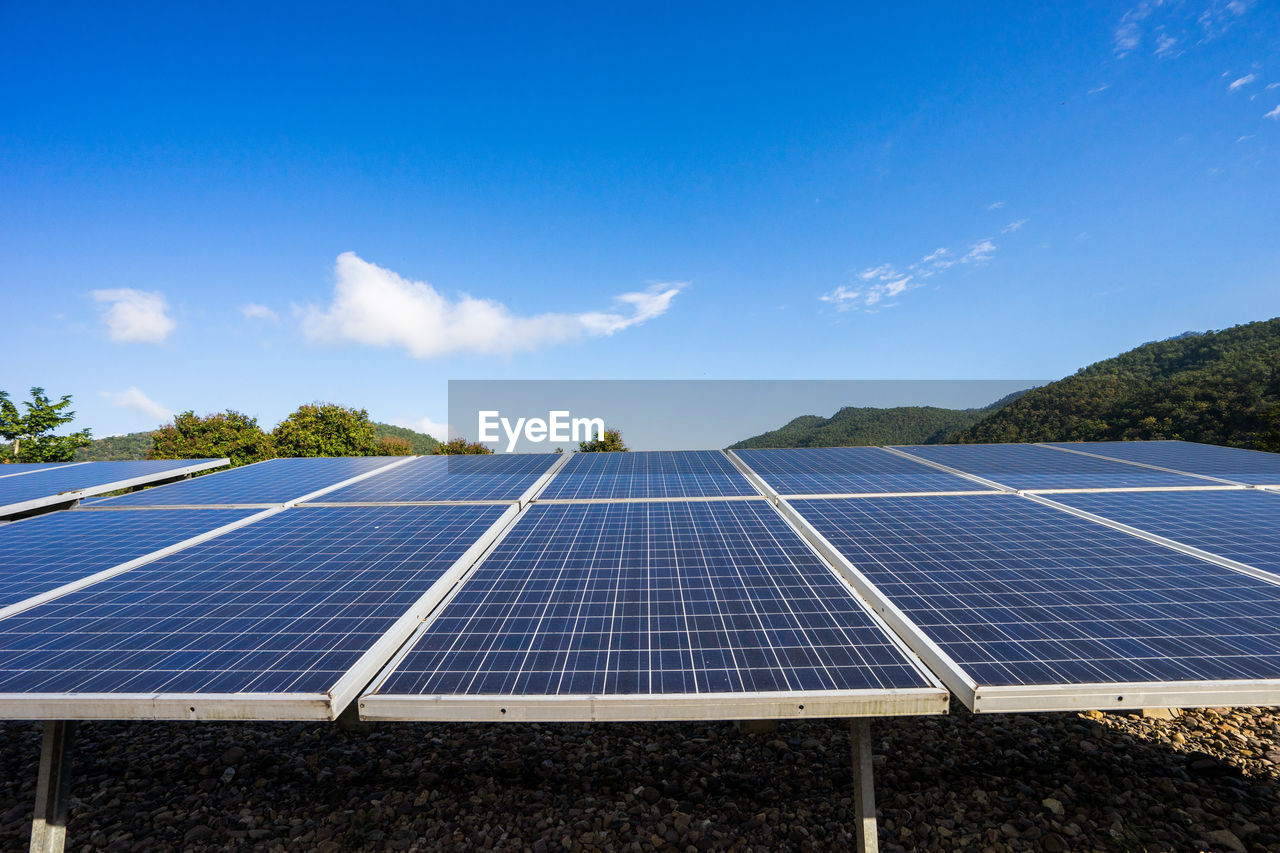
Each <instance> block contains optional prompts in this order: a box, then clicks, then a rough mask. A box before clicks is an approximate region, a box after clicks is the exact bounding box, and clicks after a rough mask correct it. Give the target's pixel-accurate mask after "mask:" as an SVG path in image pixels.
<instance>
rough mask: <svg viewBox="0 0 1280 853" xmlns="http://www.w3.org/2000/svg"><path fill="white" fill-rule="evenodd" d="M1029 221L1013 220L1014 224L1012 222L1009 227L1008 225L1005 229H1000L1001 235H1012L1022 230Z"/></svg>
mask: <svg viewBox="0 0 1280 853" xmlns="http://www.w3.org/2000/svg"><path fill="white" fill-rule="evenodd" d="M1028 221H1029V220H1026V219H1015V220H1013V221H1012V222H1010V223H1009V224H1008V225H1006V226H1005V227H1003V228H1001V229H1000V233H1001V234H1012V233H1013V232H1014V231H1018V230H1021V228H1022V226H1023V225H1026V224H1027V222H1028Z"/></svg>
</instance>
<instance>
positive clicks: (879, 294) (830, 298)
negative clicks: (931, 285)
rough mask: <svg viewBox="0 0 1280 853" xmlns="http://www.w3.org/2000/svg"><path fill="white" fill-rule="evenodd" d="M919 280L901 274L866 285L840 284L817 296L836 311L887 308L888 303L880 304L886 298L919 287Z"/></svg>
mask: <svg viewBox="0 0 1280 853" xmlns="http://www.w3.org/2000/svg"><path fill="white" fill-rule="evenodd" d="M920 286H921V284H920V282H917V281H915V280H914V278H913V277H912V276H909V275H907V276H902V277H900V278H896V279H892V280H887V281H881V282H877V283H876V284H872V285H868V286H866V287H849V286H848V285H845V284H842V285H840V286H839V287H837V288H836V289H835V290H832V291H831V292H829V293H824V294H822V295H821V296H819V297H818V299H819V300H820V301H822V302H829V303H831V304H832V305H834V306H835V307H836V310H837V311H853V310H855V309H859V308H860V309H862V310H865V311H870V310H872V309H874V308H876V307H877V306H878V307H881V308H887V307H889V305H890V304H892V303H888V304H881V303H883V302H884V300H886V299H892V298H893V297H895V296H897V295H898V294H900V293H903V292H905V291H908V290H913V289H915V288H917V287H920Z"/></svg>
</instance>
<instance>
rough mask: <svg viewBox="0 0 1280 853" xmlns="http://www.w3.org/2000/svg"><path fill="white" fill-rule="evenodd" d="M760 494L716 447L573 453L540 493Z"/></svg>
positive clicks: (574, 496) (564, 496) (561, 496)
mask: <svg viewBox="0 0 1280 853" xmlns="http://www.w3.org/2000/svg"><path fill="white" fill-rule="evenodd" d="M756 494H758V493H757V492H756V490H755V488H753V487H752V485H751V483H750V482H748V481H747V478H746V477H744V476H742V474H741V472H739V471H738V469H737V468H734V467H733V463H732V462H730V461H729V460H728V459H727V458H726V457H725V455H724V454H723V453H721V452H720V451H718V450H645V451H636V452H632V453H575V454H574V455H573V458H571V459H570V460H569V462H568V464H567V465H565V466H564V467H563V468H561V469H560V471H559V472H557V473H556V475H555V477H553V478H552V479H551V482H550V483H548V484H547V487H546V488H545V489H543V491H542V494H541V495H539V497H540V498H542V499H545V500H601V499H612V500H620V499H628V498H631V499H634V498H705V497H733V496H738V495H756Z"/></svg>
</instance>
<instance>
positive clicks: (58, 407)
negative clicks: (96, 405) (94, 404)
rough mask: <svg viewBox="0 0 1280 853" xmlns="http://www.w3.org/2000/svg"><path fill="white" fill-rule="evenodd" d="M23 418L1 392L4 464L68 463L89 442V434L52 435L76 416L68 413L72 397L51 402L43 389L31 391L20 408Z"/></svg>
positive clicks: (7, 395) (0, 415)
mask: <svg viewBox="0 0 1280 853" xmlns="http://www.w3.org/2000/svg"><path fill="white" fill-rule="evenodd" d="M22 406H23V408H24V409H26V414H23V413H22V412H20V411H19V410H18V407H17V405H15V404H14V402H13V401H12V400H11V399H10V398H9V394H8V393H7V392H5V391H0V438H3V439H5V440H6V441H8V442H9V443H10V444H9V447H8V448H6V449H5V450H4V453H3V458H4V461H9V462H70V461H71V460H72V459H73V458H74V457H75V455H76V450H77V449H79V448H81V447H84V446H85V445H87V444H88V443H89V441H90V437H89V430H87V429H82V430H79V431H78V432H73V433H71V434H70V435H53V431H54V430H56V429H57V428H58V427H60V426H64V425H66V424H69V423H71V422H72V421H73V420H75V418H76V413H75V412H73V411H71V410H70V408H69V407H70V406H71V395H70V394H63V395H62V398H61V399H60V400H58V402H56V403H55V402H53V400H52V399H50V398H49V396H48V395H47V394H45V393H44V389H43V388H39V387H36V388H32V389H31V399H30V400H26V401H24V402H23V404H22Z"/></svg>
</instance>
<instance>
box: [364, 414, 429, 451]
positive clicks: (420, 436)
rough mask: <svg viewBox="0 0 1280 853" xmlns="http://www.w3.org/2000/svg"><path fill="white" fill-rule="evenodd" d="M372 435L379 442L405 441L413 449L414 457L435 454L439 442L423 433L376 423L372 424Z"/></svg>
mask: <svg viewBox="0 0 1280 853" xmlns="http://www.w3.org/2000/svg"><path fill="white" fill-rule="evenodd" d="M373 432H374V435H375V436H377V437H378V440H379V441H381V440H382V439H384V438H399V439H403V440H404V441H407V442H408V443H409V446H410V447H411V448H413V453H414V455H416V456H428V455H430V454H431V453H434V452H435V449H436V447H438V446H439V444H440V442H439V441H438V440H436V439H435V438H432V437H431V436H429V435H427V434H426V433H423V432H417V431H416V430H411V429H409V428H408V427H401V426H392V425H391V424H381V423H377V422H376V421H375V422H374V424H373Z"/></svg>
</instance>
